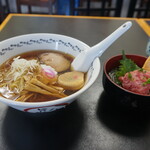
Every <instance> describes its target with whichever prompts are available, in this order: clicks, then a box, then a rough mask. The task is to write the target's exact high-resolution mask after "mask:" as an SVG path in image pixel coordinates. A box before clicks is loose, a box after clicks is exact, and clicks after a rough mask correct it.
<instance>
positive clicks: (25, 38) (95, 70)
mask: <svg viewBox="0 0 150 150" xmlns="http://www.w3.org/2000/svg"><path fill="white" fill-rule="evenodd" d="M88 48H89V46H88V45H87V44H85V43H83V42H81V41H79V40H77V39H74V38H71V37H68V36H64V35H58V34H45V33H36V34H27V35H22V36H17V37H13V38H10V39H7V40H5V41H2V42H0V64H2V63H3V62H4V61H6V60H7V59H9V58H10V57H12V56H15V55H18V54H20V53H24V52H28V51H33V50H50V49H51V50H56V51H61V52H65V53H68V54H71V55H73V56H77V55H78V54H79V53H81V52H82V51H85V50H87V49H88ZM79 63H80V62H79ZM99 72H100V61H99V59H98V58H97V59H96V60H95V61H94V62H93V64H92V65H91V67H90V69H89V71H88V73H87V80H86V84H85V85H84V87H83V88H82V89H80V90H79V91H77V92H76V93H74V94H72V95H70V96H68V97H65V98H60V99H58V100H54V101H47V102H32V103H31V102H30V103H29V102H17V101H13V100H9V99H6V98H3V97H0V101H1V102H3V103H5V104H6V105H8V106H10V107H13V108H15V109H18V110H21V111H24V112H31V113H36V112H51V111H54V110H57V109H60V108H64V107H65V106H67V105H68V104H70V103H71V102H73V101H74V100H75V99H76V98H77V97H78V96H79V95H80V94H82V93H83V92H84V91H86V90H87V89H88V88H89V87H90V86H91V85H92V84H93V83H94V81H95V80H96V78H97V77H98V74H99Z"/></svg>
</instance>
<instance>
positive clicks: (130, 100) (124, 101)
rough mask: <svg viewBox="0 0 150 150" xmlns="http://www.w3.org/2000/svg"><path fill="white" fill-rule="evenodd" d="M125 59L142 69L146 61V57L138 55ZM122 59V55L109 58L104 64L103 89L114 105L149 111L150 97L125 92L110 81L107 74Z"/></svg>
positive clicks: (128, 56)
mask: <svg viewBox="0 0 150 150" xmlns="http://www.w3.org/2000/svg"><path fill="white" fill-rule="evenodd" d="M126 57H127V58H129V59H131V60H133V61H134V62H135V63H136V64H137V65H138V66H139V67H142V66H143V64H144V62H145V61H146V59H147V58H146V57H144V56H139V55H126ZM121 59H122V55H117V56H114V57H111V58H110V59H109V60H107V61H106V63H105V64H104V72H103V87H104V90H105V91H106V93H107V94H109V96H111V98H112V101H114V103H117V104H119V106H123V108H129V109H142V110H150V96H146V95H142V94H136V93H133V92H131V91H129V90H126V89H124V88H122V87H121V86H119V85H118V84H116V83H115V82H113V81H112V79H111V78H110V76H109V75H108V74H109V72H110V71H111V70H113V69H115V68H116V67H118V66H119V64H120V63H119V60H121Z"/></svg>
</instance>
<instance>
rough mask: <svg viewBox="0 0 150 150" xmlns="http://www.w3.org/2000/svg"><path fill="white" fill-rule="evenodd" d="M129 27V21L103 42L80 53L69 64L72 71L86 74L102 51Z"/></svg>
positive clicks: (130, 23)
mask: <svg viewBox="0 0 150 150" xmlns="http://www.w3.org/2000/svg"><path fill="white" fill-rule="evenodd" d="M131 26H132V22H130V21H128V22H126V23H124V24H123V25H122V26H120V27H119V28H118V29H117V30H115V31H114V32H113V33H112V34H110V35H109V36H108V37H107V38H105V39H104V40H103V41H101V42H100V43H98V44H96V45H95V46H93V47H91V48H90V49H88V50H86V51H83V52H81V53H80V54H79V55H78V56H77V57H76V58H75V59H74V60H73V62H72V64H71V67H72V69H73V70H75V71H81V72H87V71H88V69H89V67H90V66H91V63H92V62H93V61H94V60H95V58H97V57H100V56H101V55H102V54H103V53H104V51H105V50H106V49H107V48H108V47H109V46H110V45H111V44H112V43H113V42H115V41H116V40H117V39H118V38H119V37H120V36H121V35H122V34H124V33H125V32H126V31H127V30H128V29H129V28H130V27H131Z"/></svg>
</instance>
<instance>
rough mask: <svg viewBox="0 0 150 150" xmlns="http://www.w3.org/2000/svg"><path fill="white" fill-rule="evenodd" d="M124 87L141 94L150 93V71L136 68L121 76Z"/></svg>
mask: <svg viewBox="0 0 150 150" xmlns="http://www.w3.org/2000/svg"><path fill="white" fill-rule="evenodd" d="M119 80H120V81H121V83H122V87H123V88H125V89H127V90H129V91H132V92H135V93H139V94H144V95H150V71H141V70H135V71H132V72H129V73H126V74H125V75H124V76H123V77H119Z"/></svg>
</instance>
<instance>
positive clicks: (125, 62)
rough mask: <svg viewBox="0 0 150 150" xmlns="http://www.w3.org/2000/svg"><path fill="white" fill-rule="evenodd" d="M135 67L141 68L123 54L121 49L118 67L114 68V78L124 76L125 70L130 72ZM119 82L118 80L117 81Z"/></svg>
mask: <svg viewBox="0 0 150 150" xmlns="http://www.w3.org/2000/svg"><path fill="white" fill-rule="evenodd" d="M137 69H141V68H140V67H138V66H137V65H136V64H135V63H134V61H132V60H131V59H128V58H127V57H126V55H125V52H124V51H122V59H121V60H120V65H119V67H118V68H117V69H116V70H115V76H116V79H118V78H119V77H121V76H124V75H125V74H126V73H127V72H131V71H134V70H137ZM118 82H119V81H118Z"/></svg>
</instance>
